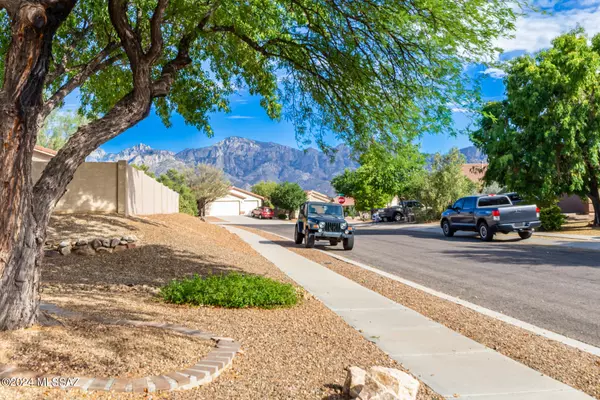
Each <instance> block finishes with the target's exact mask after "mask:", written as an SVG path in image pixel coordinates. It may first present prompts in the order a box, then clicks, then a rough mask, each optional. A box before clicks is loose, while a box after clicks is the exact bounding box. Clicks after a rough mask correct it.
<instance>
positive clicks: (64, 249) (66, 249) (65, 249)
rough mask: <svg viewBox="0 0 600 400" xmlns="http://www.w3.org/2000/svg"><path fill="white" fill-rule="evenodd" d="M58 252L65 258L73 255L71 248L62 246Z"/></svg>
mask: <svg viewBox="0 0 600 400" xmlns="http://www.w3.org/2000/svg"><path fill="white" fill-rule="evenodd" d="M58 252H59V253H60V254H62V255H63V256H66V255H69V254H71V246H62V247H59V248H58Z"/></svg>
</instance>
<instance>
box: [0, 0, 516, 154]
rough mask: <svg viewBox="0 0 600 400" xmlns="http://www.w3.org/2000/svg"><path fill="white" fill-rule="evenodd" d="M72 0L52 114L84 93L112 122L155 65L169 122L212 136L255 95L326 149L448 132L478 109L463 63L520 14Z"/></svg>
mask: <svg viewBox="0 0 600 400" xmlns="http://www.w3.org/2000/svg"><path fill="white" fill-rule="evenodd" d="M60 2H65V3H66V2H69V3H72V5H73V9H72V11H71V12H70V13H69V15H68V17H67V18H66V21H65V22H64V23H63V24H62V25H61V26H60V27H59V28H58V30H57V32H56V35H55V37H54V40H53V43H52V57H51V59H50V71H49V73H48V76H47V78H46V79H45V85H44V98H45V100H46V104H45V106H46V107H45V109H44V110H43V114H44V115H46V116H47V115H48V114H47V113H46V111H49V110H50V109H51V108H53V107H56V106H57V105H60V104H61V102H62V101H63V100H64V98H65V96H66V95H67V94H68V93H70V92H72V91H73V90H74V89H76V88H79V90H80V93H81V101H82V109H83V111H84V112H85V114H86V115H87V116H89V117H90V118H97V117H99V116H103V115H106V114H107V113H108V112H109V111H110V110H111V109H112V108H113V107H114V106H115V105H116V104H117V103H118V102H119V101H120V100H121V99H123V98H124V97H126V96H127V95H128V94H130V93H131V92H132V91H133V90H134V88H136V86H137V87H139V86H140V85H142V82H141V79H140V78H141V76H138V75H140V74H141V71H138V68H140V66H141V65H142V64H144V63H149V71H148V74H150V76H149V77H150V78H151V79H150V82H148V83H149V85H145V86H148V90H149V91H150V92H151V96H152V98H153V102H154V105H155V107H156V108H155V109H156V112H157V114H158V115H159V116H161V118H162V119H163V121H164V122H165V123H166V124H167V125H168V124H169V119H170V116H171V113H172V112H174V111H176V112H178V113H179V114H180V115H182V116H183V117H184V118H185V120H186V121H187V122H188V123H189V124H192V125H194V126H196V127H198V128H199V129H202V130H204V131H206V132H207V133H209V134H210V133H211V132H212V130H211V128H210V124H209V119H208V116H207V113H209V112H211V111H218V110H224V111H227V110H228V109H229V100H228V96H229V95H231V94H232V93H234V92H236V91H238V90H240V88H247V89H248V90H249V92H250V93H251V94H256V95H259V96H261V98H262V101H261V104H262V105H263V106H264V107H265V109H266V111H267V113H268V115H269V116H270V117H272V118H276V119H278V118H281V117H285V118H288V119H290V120H293V121H294V122H295V123H296V127H297V133H298V135H299V136H300V137H307V136H306V135H308V134H313V135H314V136H315V137H316V139H317V142H318V143H320V144H324V142H323V141H322V138H323V136H322V135H323V134H324V133H325V132H326V131H327V130H330V131H333V132H335V133H337V134H338V136H339V137H341V138H343V139H346V140H347V141H348V142H350V143H353V144H356V145H360V144H361V143H364V139H366V138H368V139H372V138H373V137H376V138H379V139H381V140H384V139H390V138H393V137H394V136H402V135H404V134H410V135H413V134H416V133H420V132H423V131H441V130H443V129H447V128H448V127H449V126H450V125H451V124H450V123H451V110H450V108H451V105H452V104H464V103H466V102H470V101H471V100H470V95H471V94H472V93H471V92H469V91H468V90H467V86H466V85H465V77H464V76H463V74H462V71H463V66H464V64H465V63H466V62H478V61H481V60H484V59H487V58H488V57H489V56H490V55H491V54H492V53H493V52H494V51H495V49H494V47H493V42H494V40H495V39H496V38H498V37H502V36H505V35H507V34H509V32H510V31H511V30H512V28H513V23H514V19H515V15H514V12H513V8H512V7H511V4H513V3H512V2H510V1H505V0H465V1H462V2H459V3H456V2H448V1H445V0H433V1H428V2H427V3H426V4H425V3H422V2H410V3H405V2H397V1H383V2H367V1H365V2H347V1H337V0H318V1H315V0H292V1H273V2H263V1H254V0H253V1H248V2H245V3H243V4H241V3H238V2H232V1H227V0H226V1H206V2H197V1H190V0H158V1H148V0H131V1H127V0H110V1H107V2H102V1H95V0H79V1H76V0H57V1H56V3H60ZM12 3H19V0H3V1H2V2H0V7H1V6H2V5H5V4H6V5H7V6H6V7H5V8H6V9H7V10H8V11H9V12H10V11H12V9H11V7H10V4H12ZM70 5H71V4H70ZM0 19H1V20H2V22H3V23H2V24H0V50H1V51H2V53H3V54H5V53H6V50H7V48H8V46H9V43H10V37H11V24H10V23H8V21H9V16H8V15H7V14H4V15H2V16H1V17H0ZM5 62H6V60H0V74H2V73H3V70H4V67H5V65H4V63H5ZM175 72H177V73H176V74H175ZM136 77H137V78H136ZM0 78H2V76H0ZM323 128H325V130H324V129H323Z"/></svg>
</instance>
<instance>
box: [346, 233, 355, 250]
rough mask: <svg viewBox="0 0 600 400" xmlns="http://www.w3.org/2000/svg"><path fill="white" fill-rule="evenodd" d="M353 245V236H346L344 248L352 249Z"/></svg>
mask: <svg viewBox="0 0 600 400" xmlns="http://www.w3.org/2000/svg"><path fill="white" fill-rule="evenodd" d="M353 247H354V236H348V237H347V238H346V239H344V250H352V248H353Z"/></svg>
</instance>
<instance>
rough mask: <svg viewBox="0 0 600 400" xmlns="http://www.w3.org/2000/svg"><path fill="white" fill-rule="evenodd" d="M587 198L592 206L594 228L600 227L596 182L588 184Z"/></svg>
mask: <svg viewBox="0 0 600 400" xmlns="http://www.w3.org/2000/svg"><path fill="white" fill-rule="evenodd" d="M588 197H589V198H590V200H591V201H592V205H593V206H594V226H600V194H599V193H598V184H597V182H595V183H593V184H590V194H588Z"/></svg>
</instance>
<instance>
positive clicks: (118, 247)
mask: <svg viewBox="0 0 600 400" xmlns="http://www.w3.org/2000/svg"><path fill="white" fill-rule="evenodd" d="M125 250H127V246H125V245H119V246H117V247H115V248H114V249H113V252H114V253H118V252H121V251H125Z"/></svg>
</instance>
